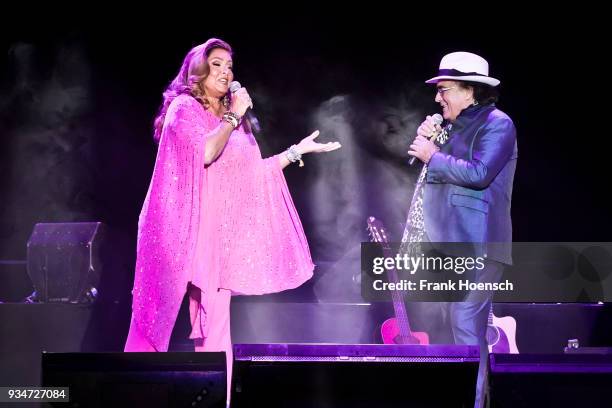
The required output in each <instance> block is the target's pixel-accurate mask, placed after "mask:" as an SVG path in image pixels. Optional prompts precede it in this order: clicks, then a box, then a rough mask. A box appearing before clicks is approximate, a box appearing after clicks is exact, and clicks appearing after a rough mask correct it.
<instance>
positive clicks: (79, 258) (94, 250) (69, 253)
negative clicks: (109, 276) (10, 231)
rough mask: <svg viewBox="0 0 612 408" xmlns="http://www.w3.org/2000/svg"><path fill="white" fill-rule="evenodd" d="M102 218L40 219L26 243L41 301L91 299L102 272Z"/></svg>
mask: <svg viewBox="0 0 612 408" xmlns="http://www.w3.org/2000/svg"><path fill="white" fill-rule="evenodd" d="M103 235H104V226H103V224H102V223H101V222H74V223H38V224H36V225H35V226H34V230H33V231H32V235H31V236H30V239H29V240H28V247H27V270H28V274H29V276H30V279H31V280H32V284H33V286H34V289H35V291H36V296H35V299H34V300H36V301H39V302H62V303H91V302H93V301H94V300H95V298H96V297H97V295H98V293H97V291H98V284H99V282H100V274H101V269H102V265H101V259H100V247H101V245H102V242H103Z"/></svg>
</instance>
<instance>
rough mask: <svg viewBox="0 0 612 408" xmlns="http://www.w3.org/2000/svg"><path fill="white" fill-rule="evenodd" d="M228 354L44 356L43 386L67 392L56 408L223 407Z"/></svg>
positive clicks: (66, 354) (51, 354)
mask: <svg viewBox="0 0 612 408" xmlns="http://www.w3.org/2000/svg"><path fill="white" fill-rule="evenodd" d="M226 375H227V371H226V362H225V353H224V352H206V353H202V352H200V353H195V352H192V353H43V358H42V377H43V386H47V387H69V392H70V403H57V406H58V407H93V408H97V407H105V408H107V407H110V408H118V407H147V408H149V407H150V408H162V407H163V408H170V407H219V408H224V407H225V403H226V392H227V391H226V390H227V380H226Z"/></svg>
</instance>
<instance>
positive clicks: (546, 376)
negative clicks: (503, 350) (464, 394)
mask: <svg viewBox="0 0 612 408" xmlns="http://www.w3.org/2000/svg"><path fill="white" fill-rule="evenodd" d="M610 384H612V355H611V354H602V353H599V354H580V353H577V354H491V355H490V356H489V401H490V403H491V407H498V408H502V407H504V408H505V407H512V408H518V407H555V408H557V407H604V406H610V401H612V390H611V388H610Z"/></svg>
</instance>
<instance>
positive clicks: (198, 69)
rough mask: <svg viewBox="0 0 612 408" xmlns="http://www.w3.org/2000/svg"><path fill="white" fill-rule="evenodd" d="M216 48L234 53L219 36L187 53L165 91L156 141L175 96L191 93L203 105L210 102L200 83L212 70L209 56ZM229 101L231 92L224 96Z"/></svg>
mask: <svg viewBox="0 0 612 408" xmlns="http://www.w3.org/2000/svg"><path fill="white" fill-rule="evenodd" d="M215 48H222V49H224V50H226V51H227V52H229V53H230V54H231V53H232V48H231V47H230V45H229V44H228V43H226V42H225V41H223V40H220V39H218V38H211V39H209V40H208V41H206V42H205V43H204V44H200V45H198V46H195V47H193V48H192V49H191V50H190V51H189V52H188V53H187V56H185V59H184V60H183V64H182V65H181V69H180V70H179V72H178V75H177V76H176V78H174V80H173V81H172V82H170V85H168V88H166V90H165V91H164V101H163V103H162V105H161V107H160V108H159V113H158V115H157V117H156V118H155V122H154V123H153V129H154V134H153V138H154V139H155V142H157V143H159V139H160V137H161V131H162V128H163V126H164V120H165V119H166V112H167V111H168V107H169V106H170V104H171V103H172V101H173V100H174V98H176V97H177V96H179V95H182V94H187V95H191V96H192V97H194V98H195V99H196V100H198V101H199V102H200V103H201V104H202V105H204V106H206V107H207V105H208V102H207V101H206V99H205V98H204V92H203V91H202V88H201V86H200V84H201V83H202V81H204V80H205V79H206V77H207V76H208V74H209V72H210V67H209V65H208V56H209V55H210V53H211V52H212V50H214V49H215ZM228 103H229V93H228V95H226V96H225V98H224V104H228Z"/></svg>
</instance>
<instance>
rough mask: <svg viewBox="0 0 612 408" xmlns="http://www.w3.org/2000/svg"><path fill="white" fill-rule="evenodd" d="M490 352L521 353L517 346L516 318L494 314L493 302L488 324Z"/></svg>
mask: <svg viewBox="0 0 612 408" xmlns="http://www.w3.org/2000/svg"><path fill="white" fill-rule="evenodd" d="M487 344H488V345H489V353H509V354H519V351H518V348H517V347H516V320H515V319H514V317H511V316H505V317H497V316H495V315H494V314H493V303H491V307H490V309H489V323H488V324H487Z"/></svg>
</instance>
